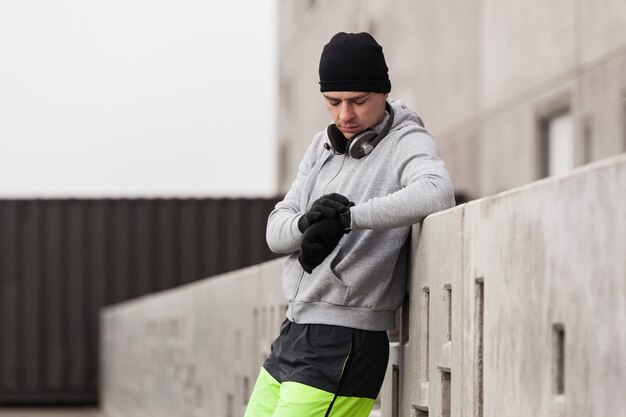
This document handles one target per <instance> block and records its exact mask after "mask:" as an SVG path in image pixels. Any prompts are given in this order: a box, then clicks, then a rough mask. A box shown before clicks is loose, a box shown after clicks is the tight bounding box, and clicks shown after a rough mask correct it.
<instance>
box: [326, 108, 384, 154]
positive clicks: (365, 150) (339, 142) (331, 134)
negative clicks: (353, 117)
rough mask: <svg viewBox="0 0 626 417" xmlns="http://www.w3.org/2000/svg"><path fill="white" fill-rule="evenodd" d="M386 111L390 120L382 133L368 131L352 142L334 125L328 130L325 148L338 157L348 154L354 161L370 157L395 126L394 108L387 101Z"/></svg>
mask: <svg viewBox="0 0 626 417" xmlns="http://www.w3.org/2000/svg"><path fill="white" fill-rule="evenodd" d="M385 110H387V112H389V120H387V123H386V124H385V127H384V128H383V130H381V131H380V133H376V131H374V130H373V129H367V130H365V131H363V132H361V133H359V134H357V135H356V136H354V137H353V138H352V139H351V140H347V139H346V137H345V136H344V135H343V133H341V130H339V128H338V127H337V126H336V125H335V124H334V123H332V124H330V125H328V128H326V135H327V136H328V141H327V142H326V143H325V144H324V147H325V148H326V149H327V150H329V151H330V150H331V149H332V150H333V151H334V152H335V154H337V155H343V154H344V153H347V154H348V155H350V157H352V158H354V159H360V158H363V157H364V156H365V155H369V154H370V153H372V151H373V150H374V148H375V147H376V145H378V142H380V141H381V140H382V139H383V138H384V137H385V136H386V135H387V133H389V130H390V129H391V125H392V124H393V108H392V107H391V105H389V103H388V102H387V101H385Z"/></svg>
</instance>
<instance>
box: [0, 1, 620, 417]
mask: <svg viewBox="0 0 626 417" xmlns="http://www.w3.org/2000/svg"><path fill="white" fill-rule="evenodd" d="M338 31H346V32H360V31H367V32H370V33H371V34H373V36H374V37H375V38H376V39H377V41H378V42H379V43H380V44H381V45H382V46H383V50H384V53H385V57H386V60H387V64H388V66H389V69H390V71H389V73H390V79H391V83H392V92H391V94H390V97H391V98H393V99H398V100H401V101H404V102H405V103H406V104H407V105H408V106H409V107H411V108H413V109H415V110H416V111H417V112H418V114H419V115H420V116H421V117H422V118H423V119H424V121H425V123H426V127H427V128H428V129H429V130H430V131H431V133H432V134H433V136H434V137H435V139H436V141H437V143H438V145H439V149H440V153H441V156H442V157H443V159H444V161H445V162H446V164H447V167H448V170H449V172H450V174H451V176H452V180H453V183H454V186H455V194H456V197H457V202H458V203H461V202H465V201H468V200H472V199H477V198H480V197H484V196H489V195H493V194H495V193H499V192H501V191H505V190H509V189H511V188H513V187H518V186H521V185H524V184H527V183H530V182H532V181H535V180H538V179H541V178H545V177H549V176H559V175H565V174H567V173H568V172H569V171H571V170H572V169H574V168H576V167H579V166H582V165H585V164H588V163H590V162H593V161H597V160H600V159H604V158H608V157H611V156H615V155H618V154H621V153H623V152H625V151H626V3H625V2H624V1H623V0H601V1H593V0H575V1H570V0H559V1H551V2H544V1H541V0H530V1H528V0H527V1H517V0H514V1H507V2H501V1H496V0H473V1H455V0H446V1H437V2H433V1H427V0H418V1H415V0H395V1H374V0H344V1H341V2H336V1H330V0H269V1H263V2H254V1H252V0H233V1H228V2H224V1H222V2H218V1H200V0H177V1H156V2H154V1H146V0H132V1H124V2H122V1H109V2H105V3H103V2H81V1H78V0H64V1H58V2H44V1H38V0H27V1H19V2H17V1H5V2H2V3H1V4H0V60H1V61H0V178H2V180H1V181H0V338H1V339H0V405H4V406H9V405H11V406H16V405H18V406H29V405H96V404H97V403H98V401H99V397H98V378H99V370H98V355H99V339H98V311H99V309H100V308H101V307H102V306H105V305H110V304H112V303H117V302H121V301H123V300H127V299H130V298H134V297H137V296H140V295H143V294H147V293H151V292H154V291H160V290H163V289H167V288H171V287H174V286H177V285H180V284H184V283H189V282H192V281H195V280H198V279H201V278H206V277H210V276H213V275H217V274H220V273H224V272H227V271H232V270H236V269H239V268H243V267H246V266H250V265H255V264H258V263H260V262H264V261H266V260H269V259H272V258H273V257H275V255H273V254H271V253H270V252H269V250H268V249H267V247H266V245H265V241H264V232H265V221H266V219H267V215H268V213H269V212H270V211H271V209H272V208H273V206H274V204H275V203H276V202H277V201H278V200H279V199H280V198H281V196H282V195H283V194H284V193H285V192H286V191H287V190H288V188H289V185H290V184H291V182H292V181H293V179H294V178H295V175H296V172H297V166H298V163H299V161H300V158H301V157H302V155H303V154H304V152H305V150H306V148H307V146H308V145H309V143H310V141H311V139H312V137H313V135H314V134H315V133H316V132H318V131H320V130H322V129H324V128H325V126H326V125H327V124H328V123H329V122H330V118H329V116H328V114H327V113H326V110H325V108H324V106H323V103H322V101H321V99H320V97H319V86H318V75H317V67H318V61H319V55H320V53H321V50H322V47H323V45H324V44H325V43H326V42H328V40H329V39H330V38H331V37H332V35H333V34H335V33H336V32H338ZM1 413H2V411H0V414H1Z"/></svg>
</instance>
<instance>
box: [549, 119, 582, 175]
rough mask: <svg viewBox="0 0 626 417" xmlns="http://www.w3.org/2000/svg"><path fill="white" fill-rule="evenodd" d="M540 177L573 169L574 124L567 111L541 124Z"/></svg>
mask: <svg viewBox="0 0 626 417" xmlns="http://www.w3.org/2000/svg"><path fill="white" fill-rule="evenodd" d="M541 131H542V134H541V141H542V146H541V147H540V148H541V150H542V157H541V159H542V174H543V175H542V176H544V177H545V176H552V175H561V174H564V173H567V172H569V171H571V170H572V169H573V168H574V166H575V165H574V123H573V120H572V115H571V113H570V112H569V109H568V110H565V111H561V112H558V113H554V114H552V115H550V116H548V117H546V118H544V119H543V120H542V122H541Z"/></svg>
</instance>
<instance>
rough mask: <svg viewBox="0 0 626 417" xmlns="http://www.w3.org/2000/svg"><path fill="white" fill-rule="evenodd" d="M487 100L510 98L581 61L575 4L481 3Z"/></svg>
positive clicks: (536, 0)
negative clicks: (579, 58) (578, 49)
mask: <svg viewBox="0 0 626 417" xmlns="http://www.w3.org/2000/svg"><path fill="white" fill-rule="evenodd" d="M482 7H483V15H482V28H483V34H482V65H481V67H482V70H483V72H482V77H483V78H482V79H483V83H484V90H483V104H484V105H485V107H493V106H496V105H498V104H500V103H502V102H503V101H505V100H506V99H508V98H510V97H511V96H515V95H518V94H520V93H522V92H524V91H525V90H527V89H529V88H533V87H535V86H537V85H538V84H540V83H542V82H545V80H548V79H551V78H554V77H556V76H558V75H560V74H562V73H564V72H567V71H570V70H572V69H573V68H574V67H575V66H576V65H577V64H578V57H577V44H576V39H577V37H576V31H577V26H576V24H577V20H576V7H572V2H571V1H568V0H555V1H550V2H546V1H542V0H527V1H513V2H503V1H498V0H484V1H483V2H482Z"/></svg>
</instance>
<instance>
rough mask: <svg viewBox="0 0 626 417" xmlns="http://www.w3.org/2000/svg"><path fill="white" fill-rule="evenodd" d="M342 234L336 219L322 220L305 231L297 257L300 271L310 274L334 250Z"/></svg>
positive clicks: (338, 221) (340, 225) (342, 231)
mask: <svg viewBox="0 0 626 417" xmlns="http://www.w3.org/2000/svg"><path fill="white" fill-rule="evenodd" d="M344 233H345V232H344V229H343V226H342V223H341V220H339V218H338V217H336V218H331V219H322V220H321V221H318V222H317V223H315V224H314V225H312V226H311V227H310V228H309V229H307V231H306V232H304V238H303V240H302V245H301V246H300V254H299V255H298V261H300V265H302V269H304V270H305V271H306V272H308V273H309V274H310V273H311V272H312V271H313V269H315V268H316V267H317V266H318V265H319V264H321V263H322V262H323V261H324V259H326V257H327V256H328V255H330V253H331V252H332V251H333V250H334V249H335V247H336V246H337V244H338V243H339V241H340V240H341V237H342V236H343V235H344Z"/></svg>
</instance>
